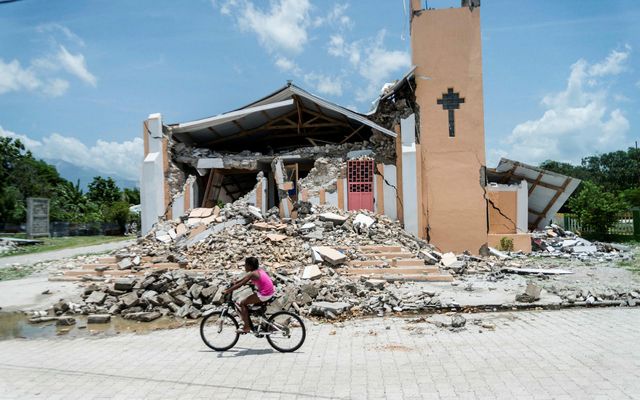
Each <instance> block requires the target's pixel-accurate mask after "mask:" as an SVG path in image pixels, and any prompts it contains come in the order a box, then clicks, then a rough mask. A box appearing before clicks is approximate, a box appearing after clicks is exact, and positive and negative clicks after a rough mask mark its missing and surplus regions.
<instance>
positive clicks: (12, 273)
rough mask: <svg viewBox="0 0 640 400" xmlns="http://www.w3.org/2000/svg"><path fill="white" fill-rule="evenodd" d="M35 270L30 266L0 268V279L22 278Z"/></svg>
mask: <svg viewBox="0 0 640 400" xmlns="http://www.w3.org/2000/svg"><path fill="white" fill-rule="evenodd" d="M35 270H36V269H35V268H34V267H32V266H26V267H6V268H0V281H9V280H12V279H20V278H24V277H26V276H29V275H31V274H32V273H34V272H35Z"/></svg>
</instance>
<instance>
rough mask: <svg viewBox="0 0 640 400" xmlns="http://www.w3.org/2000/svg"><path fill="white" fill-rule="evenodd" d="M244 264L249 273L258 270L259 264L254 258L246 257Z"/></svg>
mask: <svg viewBox="0 0 640 400" xmlns="http://www.w3.org/2000/svg"><path fill="white" fill-rule="evenodd" d="M244 264H245V265H246V266H247V267H249V269H250V270H251V271H255V270H257V269H258V267H259V266H260V264H259V263H258V259H257V258H255V257H247V258H245V259H244Z"/></svg>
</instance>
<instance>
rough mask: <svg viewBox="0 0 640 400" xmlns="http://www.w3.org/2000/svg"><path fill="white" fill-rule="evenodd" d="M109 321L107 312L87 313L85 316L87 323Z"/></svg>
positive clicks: (104, 322)
mask: <svg viewBox="0 0 640 400" xmlns="http://www.w3.org/2000/svg"><path fill="white" fill-rule="evenodd" d="M110 321H111V315H109V314H89V316H88V317H87V323H88V324H106V323H108V322H110Z"/></svg>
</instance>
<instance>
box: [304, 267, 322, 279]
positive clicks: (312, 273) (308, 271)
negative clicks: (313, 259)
mask: <svg viewBox="0 0 640 400" xmlns="http://www.w3.org/2000/svg"><path fill="white" fill-rule="evenodd" d="M321 276H322V271H321V270H320V268H319V267H318V266H317V265H315V264H312V265H307V266H306V267H304V272H303V273H302V279H311V280H314V279H318V278H320V277H321Z"/></svg>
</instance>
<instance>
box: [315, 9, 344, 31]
mask: <svg viewBox="0 0 640 400" xmlns="http://www.w3.org/2000/svg"><path fill="white" fill-rule="evenodd" d="M348 8H349V5H348V4H346V3H345V4H335V5H334V6H333V8H332V9H331V10H330V11H329V12H328V13H327V15H325V16H323V17H316V18H315V19H314V20H313V26H314V27H316V28H317V27H320V26H323V25H331V26H335V27H338V28H352V27H353V21H352V20H351V18H350V17H349V16H348V15H346V14H345V12H346V11H347V9H348Z"/></svg>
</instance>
